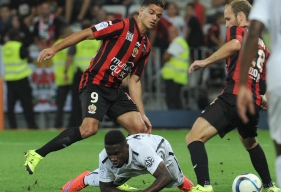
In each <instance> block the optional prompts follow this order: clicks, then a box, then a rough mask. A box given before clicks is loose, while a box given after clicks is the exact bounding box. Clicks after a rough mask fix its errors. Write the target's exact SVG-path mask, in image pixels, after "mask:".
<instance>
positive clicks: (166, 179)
mask: <svg viewBox="0 0 281 192" xmlns="http://www.w3.org/2000/svg"><path fill="white" fill-rule="evenodd" d="M153 176H154V177H155V178H156V180H155V181H154V182H153V183H152V185H150V186H149V187H148V188H146V189H145V190H143V191H142V192H159V191H161V190H162V189H164V188H165V187H166V186H167V185H168V184H169V183H171V182H172V181H173V178H172V176H171V174H170V172H169V171H168V169H167V167H166V165H165V163H164V162H161V163H160V164H159V165H158V167H157V169H156V171H155V172H154V174H153Z"/></svg>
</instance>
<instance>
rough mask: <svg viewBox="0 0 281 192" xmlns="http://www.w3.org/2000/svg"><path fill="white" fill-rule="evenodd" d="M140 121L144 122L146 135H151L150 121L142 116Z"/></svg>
mask: <svg viewBox="0 0 281 192" xmlns="http://www.w3.org/2000/svg"><path fill="white" fill-rule="evenodd" d="M142 120H143V121H144V123H145V125H146V128H147V133H148V134H151V133H152V125H151V123H150V120H149V119H148V118H147V117H146V115H143V116H142Z"/></svg>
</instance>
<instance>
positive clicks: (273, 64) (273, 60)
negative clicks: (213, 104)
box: [237, 0, 281, 187]
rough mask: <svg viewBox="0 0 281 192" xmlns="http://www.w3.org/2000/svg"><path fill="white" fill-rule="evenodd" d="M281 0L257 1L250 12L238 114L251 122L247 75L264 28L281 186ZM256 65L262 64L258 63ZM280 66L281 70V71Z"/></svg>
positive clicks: (272, 129) (272, 131) (271, 124)
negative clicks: (268, 38) (267, 44)
mask: <svg viewBox="0 0 281 192" xmlns="http://www.w3.org/2000/svg"><path fill="white" fill-rule="evenodd" d="M280 7H281V0H258V1H255V2H254V5H253V9H252V11H251V13H250V15H249V19H250V21H251V24H250V27H249V33H248V35H247V38H246V40H245V44H244V46H243V48H242V49H243V50H244V51H243V50H242V54H241V62H242V63H243V64H244V65H241V72H240V80H239V93H238V97H237V107H238V113H239V114H240V116H241V117H242V119H243V121H244V122H248V118H247V116H246V111H247V109H248V110H249V111H250V112H251V113H252V114H253V113H254V108H253V104H252V103H253V101H252V100H253V99H252V93H251V91H249V90H248V88H247V77H248V71H249V68H250V67H251V65H252V59H251V58H253V57H254V55H255V54H256V51H257V49H256V44H257V42H258V41H259V37H260V36H261V34H262V31H263V29H264V27H267V28H268V29H269V31H270V38H271V44H270V46H271V54H270V57H269V60H268V64H267V77H266V79H267V92H268V96H269V100H268V107H269V108H268V111H269V115H268V119H269V130H270V136H271V138H272V139H273V141H274V144H275V149H276V155H277V158H276V162H275V169H276V177H277V182H278V185H279V187H280V186H281V126H280V119H281V111H280V110H281V91H280V90H281V75H280V70H281V68H280V62H281V55H280V52H281V11H280ZM256 64H257V65H258V64H259V63H256ZM279 69H280V70H279Z"/></svg>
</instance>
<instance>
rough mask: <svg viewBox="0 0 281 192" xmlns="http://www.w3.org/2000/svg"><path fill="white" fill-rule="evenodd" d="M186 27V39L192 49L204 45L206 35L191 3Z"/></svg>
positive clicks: (188, 5) (188, 6) (187, 8)
mask: <svg viewBox="0 0 281 192" xmlns="http://www.w3.org/2000/svg"><path fill="white" fill-rule="evenodd" d="M185 21H186V26H185V30H184V37H185V39H186V41H187V43H188V45H189V46H190V47H198V46H202V45H204V35H203V30H202V26H201V24H200V22H199V20H198V19H197V17H196V16H195V11H194V4H193V3H189V4H187V6H186V12H185Z"/></svg>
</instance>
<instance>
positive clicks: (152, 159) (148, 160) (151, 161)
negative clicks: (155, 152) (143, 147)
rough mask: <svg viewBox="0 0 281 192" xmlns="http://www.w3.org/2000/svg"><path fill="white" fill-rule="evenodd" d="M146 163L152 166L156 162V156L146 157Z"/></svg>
mask: <svg viewBox="0 0 281 192" xmlns="http://www.w3.org/2000/svg"><path fill="white" fill-rule="evenodd" d="M144 163H145V165H146V166H147V167H151V166H152V165H153V163H154V158H153V157H146V158H145V160H144Z"/></svg>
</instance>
